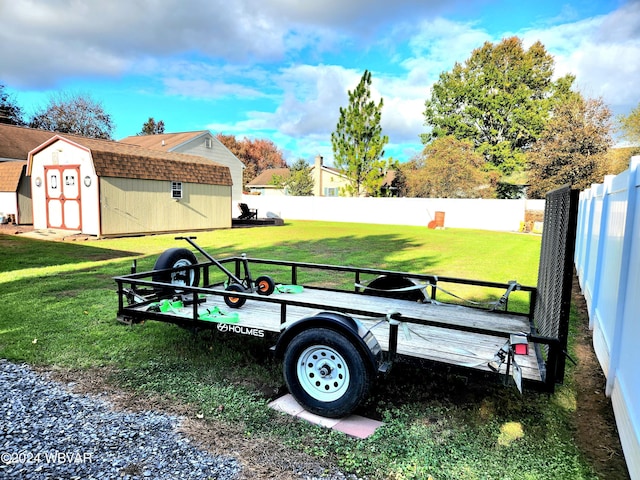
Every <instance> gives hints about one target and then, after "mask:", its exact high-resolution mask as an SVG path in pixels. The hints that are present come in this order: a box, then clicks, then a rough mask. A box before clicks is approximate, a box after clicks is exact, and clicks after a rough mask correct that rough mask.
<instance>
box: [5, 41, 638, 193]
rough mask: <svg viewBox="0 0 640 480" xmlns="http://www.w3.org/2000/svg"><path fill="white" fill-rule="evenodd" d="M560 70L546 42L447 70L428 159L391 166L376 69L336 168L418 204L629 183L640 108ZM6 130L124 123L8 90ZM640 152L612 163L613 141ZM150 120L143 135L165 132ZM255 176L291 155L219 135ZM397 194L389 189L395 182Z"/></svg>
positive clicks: (94, 107) (295, 170)
mask: <svg viewBox="0 0 640 480" xmlns="http://www.w3.org/2000/svg"><path fill="white" fill-rule="evenodd" d="M554 67H555V66H554V60H553V57H552V56H551V55H550V54H549V53H548V52H547V51H546V50H545V48H544V46H543V45H542V43H540V42H536V43H534V44H533V45H531V46H530V47H529V48H528V49H525V48H524V47H523V44H522V40H521V39H519V38H518V37H511V38H506V39H503V40H502V41H501V42H499V43H496V44H494V43H491V42H485V43H484V45H482V46H481V47H479V48H477V49H475V50H473V51H472V52H471V55H470V57H469V58H468V59H467V60H466V61H465V62H463V63H456V64H455V65H454V67H453V68H452V70H451V71H448V72H442V73H441V74H440V76H439V79H438V81H437V82H436V83H435V84H434V85H433V86H432V87H431V91H430V96H429V98H428V99H427V100H426V101H425V110H424V112H423V115H424V125H425V127H426V130H427V131H426V132H425V133H423V134H422V135H421V136H420V138H421V140H422V143H423V150H422V151H421V152H420V153H419V154H417V155H416V156H414V157H413V158H411V159H410V160H408V161H406V162H399V161H398V160H396V159H393V158H385V150H384V149H385V146H386V144H387V143H388V141H389V138H388V137H387V136H386V135H384V134H383V132H382V127H381V116H382V108H383V104H384V100H383V99H382V98H381V99H380V100H379V101H378V102H377V103H376V102H375V101H373V100H372V98H371V82H372V75H371V72H369V71H368V70H365V72H364V74H363V75H362V78H361V80H360V82H359V83H358V85H357V86H356V88H355V89H354V90H353V91H348V99H349V100H348V105H347V106H345V107H340V109H339V115H338V122H337V125H336V129H335V131H334V132H333V133H332V134H331V145H332V150H333V154H334V164H335V167H336V168H337V169H338V170H339V171H340V172H341V173H342V174H343V175H344V176H345V177H346V178H348V180H349V183H348V185H347V186H346V187H345V188H344V189H343V191H342V192H341V194H343V195H350V196H361V195H372V196H376V195H381V194H383V192H387V193H388V192H389V191H395V192H396V194H399V195H402V196H410V197H449V198H516V197H520V196H523V195H527V196H529V197H531V198H540V197H543V196H544V195H545V193H546V192H547V191H549V190H551V189H553V188H556V187H558V186H561V185H564V184H571V185H572V186H573V187H574V188H578V189H584V188H587V187H588V186H590V185H591V184H592V183H599V182H601V181H602V178H603V176H604V174H607V173H619V171H621V170H623V169H624V168H626V165H627V164H628V157H629V156H631V155H633V154H637V153H640V148H639V147H638V145H640V103H639V104H638V106H637V107H636V108H635V109H634V110H633V111H632V112H631V113H630V114H629V115H627V116H621V117H618V118H617V119H615V120H616V121H614V118H613V117H612V114H611V111H610V109H609V108H608V106H607V105H605V104H604V102H603V101H602V99H593V98H585V97H584V96H583V95H582V94H581V93H579V92H577V91H575V90H574V89H573V87H574V82H575V77H574V76H573V75H571V74H567V75H564V76H562V77H560V78H557V79H554ZM0 122H1V123H12V124H15V125H26V126H30V127H32V128H40V129H46V130H52V131H58V132H61V133H73V134H78V135H83V136H87V137H93V138H105V139H111V136H112V134H113V130H114V124H113V121H112V119H111V116H110V115H108V114H107V113H106V112H105V111H104V108H103V107H102V104H101V103H100V102H98V101H96V100H94V99H92V98H91V96H90V95H87V94H76V95H71V94H65V93H63V94H56V95H53V96H52V97H51V98H50V100H49V102H48V104H47V105H46V106H45V107H43V108H41V109H39V110H37V111H36V112H35V113H34V114H33V116H32V117H31V118H30V119H29V120H25V119H24V112H23V111H22V109H21V108H20V107H19V106H18V104H17V103H16V102H15V100H14V99H13V98H12V97H11V96H10V95H8V94H7V93H6V91H5V87H4V85H2V84H0ZM616 127H617V128H618V130H619V132H620V134H621V137H622V138H623V139H625V140H626V141H627V142H629V143H630V144H631V145H635V146H636V147H632V148H629V149H628V150H626V151H625V152H623V154H622V155H620V154H618V155H612V152H611V147H612V145H613V133H614V131H615V128H616ZM164 129H165V125H164V122H163V121H162V120H160V121H158V122H156V121H155V119H153V118H149V120H148V121H147V122H145V123H144V124H143V127H142V131H141V132H140V133H139V134H140V135H148V134H160V133H164ZM217 138H218V140H219V141H220V142H221V143H223V144H224V145H225V146H226V147H227V148H228V149H229V150H230V151H231V152H232V153H233V154H234V155H236V156H237V157H238V158H239V159H240V160H241V161H242V162H243V163H244V164H245V166H246V168H245V170H244V178H243V182H244V184H245V185H246V184H247V183H248V182H250V181H251V180H252V179H254V178H255V177H257V176H258V175H259V174H260V173H261V172H262V171H264V170H265V169H268V168H278V167H286V166H287V163H286V161H285V159H284V156H283V153H282V151H281V150H279V149H278V147H277V146H276V145H275V144H274V143H273V142H271V141H270V140H266V139H247V138H244V139H242V140H238V139H237V138H236V137H235V136H233V135H224V134H222V133H220V134H218V135H217ZM311 168H312V167H310V166H309V165H308V164H307V163H306V162H305V161H304V160H303V159H299V160H298V161H296V162H294V164H293V165H292V166H291V169H290V175H287V176H282V177H274V178H273V179H272V183H274V184H278V185H280V186H282V187H284V188H287V190H288V191H289V193H290V194H296V195H311V194H312V191H313V180H312V178H311ZM390 171H392V172H394V173H395V180H394V185H393V189H391V190H390V189H383V188H382V185H383V182H384V181H385V179H386V178H388V173H389V172H390Z"/></svg>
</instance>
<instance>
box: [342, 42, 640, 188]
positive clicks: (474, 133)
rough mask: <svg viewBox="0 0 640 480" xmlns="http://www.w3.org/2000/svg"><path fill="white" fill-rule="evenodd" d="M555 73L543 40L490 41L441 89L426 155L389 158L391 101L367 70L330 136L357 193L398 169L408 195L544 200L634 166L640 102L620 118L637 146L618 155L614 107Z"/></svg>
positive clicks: (435, 91)
mask: <svg viewBox="0 0 640 480" xmlns="http://www.w3.org/2000/svg"><path fill="white" fill-rule="evenodd" d="M553 75H554V60H553V57H552V56H551V55H550V54H549V53H547V52H546V50H545V48H544V46H543V45H542V43H540V42H536V43H534V44H533V45H532V46H531V47H529V48H528V49H525V48H524V47H523V45H522V41H521V40H520V39H519V38H517V37H511V38H506V39H503V40H502V41H501V42H499V43H497V44H493V43H491V42H486V43H485V44H484V45H483V46H482V47H480V48H477V49H475V50H473V52H472V53H471V56H470V57H469V58H468V59H467V60H466V61H465V62H464V63H456V64H455V65H454V67H453V69H452V70H451V71H449V72H443V73H441V74H440V77H439V79H438V81H437V82H436V83H435V84H434V85H433V86H432V88H431V93H430V97H429V98H428V99H427V100H426V101H425V110H424V118H425V122H424V125H425V126H426V127H427V129H428V131H427V132H426V133H424V134H422V135H421V140H422V143H423V145H424V147H423V150H422V152H421V153H420V154H418V155H416V156H415V157H414V158H412V159H410V160H409V161H408V162H404V163H398V162H395V161H393V160H392V159H389V160H388V161H387V163H384V162H382V163H381V159H382V156H383V152H384V150H383V148H384V145H385V144H386V143H387V141H388V139H387V137H386V136H383V135H382V133H381V129H380V128H379V126H380V109H381V107H382V103H383V101H382V100H380V102H379V104H378V105H377V106H376V105H374V104H373V103H372V102H370V101H369V98H368V95H369V93H368V86H369V85H370V83H371V74H370V73H369V72H367V71H365V73H364V75H363V77H362V80H361V82H360V84H359V85H358V87H356V89H355V90H354V91H353V92H349V106H348V107H347V108H344V109H343V108H341V109H340V120H339V121H338V125H337V127H336V132H335V133H334V134H333V135H332V137H331V139H332V144H333V152H334V156H335V158H336V165H337V166H339V167H340V168H341V170H342V171H343V172H345V173H347V174H348V175H349V176H350V178H352V179H353V180H352V183H351V187H350V193H351V194H363V193H365V194H371V193H374V192H376V185H375V183H372V181H371V180H372V179H373V181H374V182H375V181H376V180H378V181H379V179H380V178H382V176H383V175H384V173H385V171H386V170H388V169H390V168H394V169H396V180H395V182H396V188H397V189H398V191H399V193H400V195H402V196H410V197H449V198H518V197H521V196H524V195H526V196H529V197H530V198H542V197H544V195H545V194H546V192H548V191H549V190H552V189H553V188H557V187H559V186H562V185H565V184H570V185H572V186H573V187H574V188H578V189H584V188H587V187H589V186H590V185H591V184H592V183H599V182H601V181H602V178H603V176H604V175H605V174H607V173H619V171H621V170H623V169H624V168H626V165H627V164H628V157H630V156H631V155H633V154H636V153H640V148H638V146H640V104H639V105H638V106H637V107H636V108H635V109H634V110H633V111H632V112H631V113H630V114H629V115H628V116H622V117H619V118H618V123H619V126H620V131H621V133H622V135H623V138H624V139H626V140H627V141H628V142H629V143H631V144H632V145H636V147H635V148H630V149H628V150H627V151H626V154H627V155H626V157H623V158H616V157H614V156H612V155H611V154H610V153H611V152H610V150H611V147H612V145H613V137H612V133H613V131H614V121H613V118H612V114H611V111H610V109H609V108H608V107H607V106H606V105H605V104H604V102H603V101H602V100H601V99H592V98H584V97H583V96H582V94H580V93H579V92H577V91H575V90H573V88H572V87H573V84H574V81H575V77H574V76H573V75H571V74H568V75H565V76H563V77H560V78H558V79H556V80H554V79H553ZM372 173H373V175H372Z"/></svg>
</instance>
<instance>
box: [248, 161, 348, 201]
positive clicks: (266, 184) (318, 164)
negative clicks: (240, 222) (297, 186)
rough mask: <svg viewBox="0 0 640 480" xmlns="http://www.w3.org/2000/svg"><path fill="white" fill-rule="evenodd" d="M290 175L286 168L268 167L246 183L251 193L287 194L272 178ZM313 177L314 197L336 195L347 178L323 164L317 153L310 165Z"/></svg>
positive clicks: (346, 182) (345, 183)
mask: <svg viewBox="0 0 640 480" xmlns="http://www.w3.org/2000/svg"><path fill="white" fill-rule="evenodd" d="M289 175H290V172H289V169H288V168H270V169H267V170H265V171H263V172H262V173H261V174H260V175H258V176H257V177H256V178H254V179H253V180H252V181H250V182H249V183H248V184H247V187H248V188H249V191H250V192H251V193H257V194H260V195H287V192H286V189H285V188H284V187H283V186H282V185H279V184H277V183H274V181H273V179H274V178H282V179H286V178H288V177H289ZM311 176H312V178H313V195H314V196H316V197H337V196H338V195H339V194H340V189H342V188H344V187H345V186H347V185H348V183H349V179H348V178H347V177H346V176H345V175H343V174H342V173H340V171H339V170H338V169H336V168H333V167H327V166H326V165H324V164H323V158H322V157H321V156H320V155H318V156H317V157H316V159H315V163H314V165H313V166H312V167H311Z"/></svg>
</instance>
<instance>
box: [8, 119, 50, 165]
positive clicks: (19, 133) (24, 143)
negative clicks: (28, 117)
mask: <svg viewBox="0 0 640 480" xmlns="http://www.w3.org/2000/svg"><path fill="white" fill-rule="evenodd" d="M54 135H55V132H49V131H46V130H36V129H34V128H27V127H17V126H16V125H8V124H5V123H0V162H6V161H9V162H11V161H15V160H21V161H25V162H26V161H27V156H28V155H29V152H30V151H31V150H33V149H34V148H36V147H37V146H38V145H41V144H43V143H44V142H46V141H47V140H49V139H50V138H51V137H53V136H54Z"/></svg>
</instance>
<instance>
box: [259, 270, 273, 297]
mask: <svg viewBox="0 0 640 480" xmlns="http://www.w3.org/2000/svg"><path fill="white" fill-rule="evenodd" d="M256 291H257V292H258V295H271V294H272V293H273V292H275V291H276V282H274V281H273V279H272V278H271V277H268V276H266V275H263V276H261V277H258V278H257V279H256Z"/></svg>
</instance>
